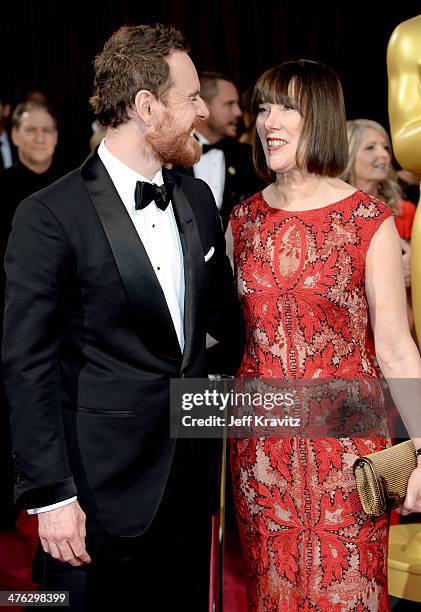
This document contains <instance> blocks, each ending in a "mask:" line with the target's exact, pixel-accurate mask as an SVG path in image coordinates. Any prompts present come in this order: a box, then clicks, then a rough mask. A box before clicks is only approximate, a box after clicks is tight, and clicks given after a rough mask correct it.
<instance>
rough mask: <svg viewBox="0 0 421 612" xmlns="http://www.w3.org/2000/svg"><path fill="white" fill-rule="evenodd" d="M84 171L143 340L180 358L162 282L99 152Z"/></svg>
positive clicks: (161, 353) (159, 351)
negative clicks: (160, 282)
mask: <svg viewBox="0 0 421 612" xmlns="http://www.w3.org/2000/svg"><path fill="white" fill-rule="evenodd" d="M81 173H82V178H83V180H84V181H85V185H86V188H87V190H88V192H89V195H90V196H91V199H92V202H93V204H94V206H95V209H96V211H97V214H98V217H99V219H100V222H101V224H102V227H103V229H104V232H105V235H106V237H107V239H108V242H109V244H110V247H111V250H112V253H113V255H114V259H115V262H116V265H117V268H118V271H119V273H120V277H121V280H122V283H123V286H124V289H125V292H126V294H127V297H128V300H129V303H130V305H131V307H132V309H133V313H134V320H135V322H136V324H137V331H138V334H139V336H140V338H141V340H142V342H143V343H144V345H145V346H146V347H147V348H148V349H149V350H150V351H151V353H154V354H157V355H159V356H161V357H163V358H165V359H171V360H175V359H177V360H180V358H181V351H180V345H179V343H178V339H177V334H176V331H175V328H174V324H173V321H172V318H171V314H170V311H169V309H168V306H167V302H166V300H165V296H164V293H163V291H162V288H161V285H160V284H159V281H158V279H157V277H156V275H155V272H154V270H153V267H152V265H151V262H150V260H149V257H148V255H147V253H146V250H145V247H144V246H143V243H142V241H141V239H140V238H139V235H138V233H137V231H136V229H135V227H134V225H133V223H132V220H131V219H130V216H129V214H128V212H127V210H126V208H125V206H124V204H123V202H122V201H121V199H120V197H119V195H118V193H117V190H116V189H115V187H114V184H113V182H112V180H111V178H110V176H109V174H108V172H107V171H106V169H105V166H104V165H103V163H102V162H101V160H100V159H99V157H98V154H97V153H96V152H94V153H92V154H91V155H90V156H89V157H88V159H87V160H86V162H85V163H84V164H83V166H82V169H81Z"/></svg>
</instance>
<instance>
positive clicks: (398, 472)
mask: <svg viewBox="0 0 421 612" xmlns="http://www.w3.org/2000/svg"><path fill="white" fill-rule="evenodd" d="M416 466H417V453H416V451H415V447H414V444H413V442H412V440H407V441H406V442H401V444H396V445H395V446H391V447H390V448H386V449H384V450H382V451H378V452H377V453H373V454H371V455H365V456H364V457H360V458H359V459H357V460H356V461H355V463H354V474H355V479H356V481H357V491H358V495H359V497H360V501H361V505H362V507H363V510H364V512H365V513H366V514H368V515H369V516H380V515H381V514H383V512H386V511H387V510H391V509H392V508H396V506H399V505H400V504H401V503H402V502H403V501H404V499H405V496H406V489H407V486H408V480H409V476H410V475H411V472H412V471H413V470H414V469H415V468H416Z"/></svg>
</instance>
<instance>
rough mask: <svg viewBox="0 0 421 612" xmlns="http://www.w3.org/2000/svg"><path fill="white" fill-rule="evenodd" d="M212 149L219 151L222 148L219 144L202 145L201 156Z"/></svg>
mask: <svg viewBox="0 0 421 612" xmlns="http://www.w3.org/2000/svg"><path fill="white" fill-rule="evenodd" d="M212 149H221V150H222V146H221V143H220V142H215V143H214V144H203V145H202V155H204V154H205V153H207V152H208V151H212Z"/></svg>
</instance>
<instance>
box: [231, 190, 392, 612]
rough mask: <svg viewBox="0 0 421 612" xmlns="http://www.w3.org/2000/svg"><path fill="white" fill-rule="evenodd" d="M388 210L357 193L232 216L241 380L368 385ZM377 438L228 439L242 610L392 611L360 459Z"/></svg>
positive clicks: (379, 530)
mask: <svg viewBox="0 0 421 612" xmlns="http://www.w3.org/2000/svg"><path fill="white" fill-rule="evenodd" d="M390 215H391V211H390V209H389V208H388V207H387V206H386V205H384V204H383V203H382V202H380V201H379V200H377V199H376V198H374V197H372V196H370V195H367V194H365V193H363V192H361V191H359V192H356V193H355V194H353V195H351V196H349V197H347V198H345V199H343V200H341V201H339V202H335V203H333V204H330V205H328V206H325V207H323V208H319V209H316V210H312V211H303V212H298V211H294V212H291V211H285V210H278V209H274V208H271V207H270V206H269V205H268V204H267V203H266V202H265V201H264V199H263V196H262V194H261V193H259V194H256V195H255V196H253V197H251V198H250V199H248V200H246V201H245V202H243V203H241V204H240V205H238V206H236V207H235V208H234V210H233V212H232V214H231V225H232V229H233V234H234V262H235V273H236V278H237V283H238V291H239V294H240V298H241V300H242V305H243V309H244V313H245V318H246V326H247V347H246V351H245V354H244V357H243V361H242V364H241V367H240V371H239V373H238V376H239V377H241V378H278V379H279V378H317V377H318V378H323V377H325V378H335V377H337V378H345V379H347V378H359V379H360V378H364V377H367V378H370V379H371V380H373V378H372V377H376V376H377V374H376V369H375V366H374V364H373V361H372V358H371V354H372V353H373V351H372V348H373V346H372V342H371V340H370V336H371V328H370V324H369V315H368V304H367V299H366V294H365V288H364V275H365V257H366V253H367V250H368V247H369V245H370V241H371V238H372V237H373V235H374V233H375V232H376V230H377V229H378V228H379V226H380V225H381V224H382V223H383V221H384V220H385V219H386V218H387V217H389V216H390ZM388 443H389V442H388V441H387V440H386V439H385V438H379V437H378V438H372V439H367V438H335V439H334V438H311V439H309V438H299V437H294V438H291V437H289V438H277V439H275V438H262V437H260V438H256V439H239V440H233V442H232V445H231V468H232V477H233V489H234V498H235V504H236V512H237V518H238V523H239V529H240V537H241V544H242V549H243V554H244V558H245V561H246V564H247V571H248V577H247V578H248V580H247V584H248V602H249V610H250V611H253V612H255V611H259V612H275V611H276V612H278V611H287V612H295V611H298V610H300V611H301V610H317V611H320V612H322V611H323V612H343V611H348V610H353V611H355V612H366V611H375V610H381V611H382V612H384V611H385V610H389V604H388V596H387V579H386V558H387V535H388V516H386V515H384V516H382V517H380V518H378V519H370V518H368V517H367V516H366V515H365V514H364V513H363V511H362V508H361V505H360V502H359V499H358V495H357V492H356V486H355V479H354V477H353V472H352V465H353V463H354V460H355V459H356V457H357V456H360V455H363V454H367V453H370V452H375V451H377V450H381V449H382V448H384V447H385V445H387V444H388Z"/></svg>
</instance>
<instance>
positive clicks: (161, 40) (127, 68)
mask: <svg viewBox="0 0 421 612" xmlns="http://www.w3.org/2000/svg"><path fill="white" fill-rule="evenodd" d="M172 51H185V52H187V53H188V51H189V48H188V46H187V43H186V41H185V39H184V36H183V35H182V34H181V32H179V31H178V30H176V29H175V28H174V27H172V26H165V25H162V24H160V23H157V24H155V25H139V26H123V27H121V28H120V29H119V30H117V31H116V32H115V33H114V34H113V35H112V36H111V37H110V38H109V39H108V40H107V42H106V43H105V45H104V49H103V50H102V51H101V53H99V54H98V55H97V56H96V58H95V61H94V72H95V77H94V95H93V96H92V97H91V99H90V104H91V106H92V108H93V110H94V112H95V115H96V117H97V119H98V121H99V122H100V123H101V124H102V125H103V126H104V127H113V128H116V127H118V126H119V125H121V124H123V123H126V122H127V121H128V120H129V118H130V115H129V111H130V109H131V108H132V107H133V104H134V101H135V97H136V94H137V92H138V91H140V90H141V89H147V90H148V91H150V92H151V93H152V94H153V95H154V96H155V97H156V98H157V99H158V100H161V101H165V94H166V93H167V92H168V90H169V89H170V87H171V85H172V83H171V79H170V69H169V65H168V63H167V61H166V59H165V58H166V57H168V55H170V53H171V52H172Z"/></svg>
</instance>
